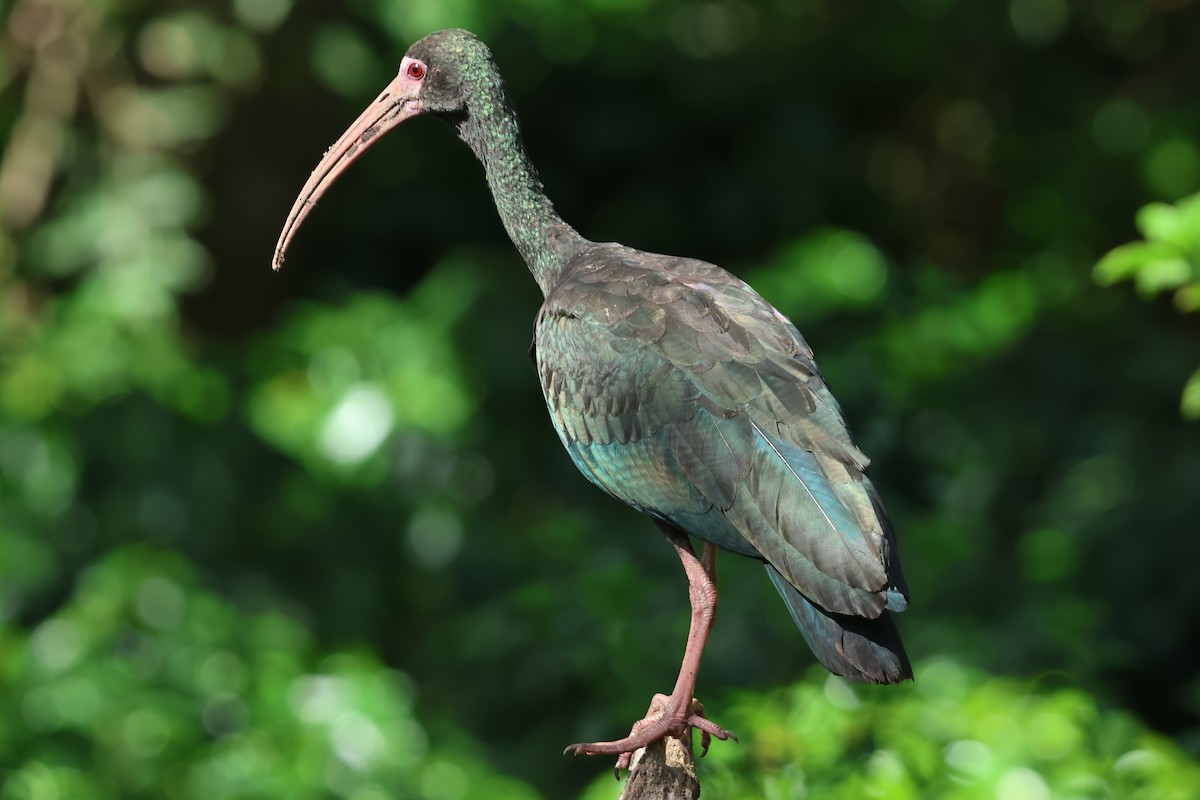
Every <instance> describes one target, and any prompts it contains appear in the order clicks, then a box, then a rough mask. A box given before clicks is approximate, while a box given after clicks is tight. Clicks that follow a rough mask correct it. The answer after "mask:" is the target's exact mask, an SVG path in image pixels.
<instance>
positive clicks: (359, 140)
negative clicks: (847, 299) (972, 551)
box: [274, 30, 912, 767]
mask: <svg viewBox="0 0 1200 800" xmlns="http://www.w3.org/2000/svg"><path fill="white" fill-rule="evenodd" d="M420 114H434V115H436V116H439V117H441V118H442V119H444V120H446V121H447V122H448V123H450V125H451V126H452V127H453V128H454V130H455V131H456V132H457V133H458V136H459V137H460V138H461V139H462V140H463V141H464V142H466V143H467V146H469V147H470V148H471V150H472V151H473V152H474V153H475V155H476V156H477V157H478V158H479V160H480V161H481V162H482V163H483V167H484V171H485V173H486V176H487V182H488V186H490V187H491V190H492V196H493V197H494V198H495V201H496V209H497V211H498V212H499V214H500V218H501V220H503V222H504V227H505V229H506V230H507V231H508V234H509V236H510V237H511V238H512V241H513V243H514V244H515V245H516V246H517V249H518V250H519V251H520V253H521V255H522V257H524V259H525V262H526V263H527V264H528V265H529V270H530V271H531V272H532V273H533V278H534V280H536V281H537V284H538V286H539V287H540V288H541V290H542V294H543V295H544V296H545V303H544V304H543V305H542V308H541V310H540V311H539V312H538V315H537V321H536V322H535V324H534V345H533V347H534V349H533V354H534V359H535V362H536V364H537V371H538V376H539V377H540V379H541V384H542V392H543V394H544V395H545V398H546V406H547V408H548V409H549V411H550V419H551V421H552V422H553V423H554V429H555V430H556V431H557V432H558V436H559V438H560V439H561V440H562V443H563V445H564V446H565V447H566V448H567V452H568V453H569V454H570V457H571V460H572V461H574V462H575V466H576V467H578V468H579V471H580V472H582V473H583V474H584V476H586V477H587V478H588V480H590V481H591V482H592V483H594V484H596V485H597V486H599V487H600V488H601V489H603V490H604V491H606V492H608V493H609V494H610V495H612V496H613V497H616V498H617V499H619V500H622V501H624V502H625V503H627V504H629V505H630V506H632V507H633V508H635V509H636V510H638V511H640V512H642V513H643V514H646V515H647V516H649V517H650V518H651V519H653V520H654V522H655V524H656V525H657V526H658V528H659V529H660V530H661V531H662V533H663V534H664V535H665V536H666V537H667V540H668V541H669V542H670V543H671V544H672V545H673V546H674V547H675V550H676V552H677V553H678V554H679V558H680V559H681V560H682V561H683V569H684V571H685V572H686V573H687V578H688V584H689V595H690V599H691V607H692V618H691V628H690V630H689V632H688V639H687V646H686V649H685V651H684V655H683V663H682V665H681V667H680V671H679V678H678V680H677V681H676V683H675V688H674V690H673V691H672V692H671V694H670V696H669V697H661V696H659V697H657V698H656V702H655V703H654V704H653V705H652V706H651V711H650V713H649V714H648V715H647V717H646V718H645V719H643V720H641V721H639V722H637V723H636V724H635V725H634V726H633V730H632V731H631V732H630V734H629V735H628V736H626V737H625V738H623V739H618V740H616V741H611V742H595V743H588V744H574V745H571V746H570V747H568V748H567V751H568V752H573V753H576V754H579V753H587V754H596V753H608V754H614V755H617V756H618V767H621V766H624V765H627V764H628V762H629V756H630V754H631V753H632V752H633V751H634V750H636V749H638V748H640V747H643V746H645V745H647V744H649V743H650V742H653V741H655V740H656V739H659V738H660V737H662V736H664V735H667V734H672V735H683V734H685V733H687V732H688V731H689V730H690V729H691V728H698V729H700V730H701V732H702V740H703V742H704V743H705V744H706V745H707V742H708V739H709V737H710V736H715V737H717V738H719V739H725V738H728V737H729V736H730V734H729V732H728V731H726V730H725V729H724V728H721V727H720V726H718V725H715V724H714V723H712V722H711V721H709V720H708V719H706V718H704V716H703V713H702V710H701V707H700V705H699V704H698V703H697V702H696V701H695V699H694V698H693V694H694V691H695V687H696V674H697V672H698V670H699V667H700V658H701V655H702V653H703V651H704V645H705V641H706V640H707V638H708V634H709V631H710V630H711V628H712V625H713V620H714V618H715V616H716V609H717V571H716V551H717V548H718V547H723V548H725V549H727V550H732V551H733V552H735V553H739V554H741V555H743V556H749V557H750V558H755V559H758V560H759V561H761V562H762V563H763V564H764V565H765V566H766V570H767V574H768V575H769V576H770V578H771V581H772V583H774V584H775V587H776V588H777V589H778V590H779V593H780V594H781V595H782V596H783V600H784V602H785V603H786V604H787V607H788V610H789V611H790V612H791V614H792V618H793V619H794V620H795V622H796V624H797V626H799V628H800V632H801V633H802V634H803V636H804V639H805V641H806V642H807V643H808V645H809V647H810V648H812V650H813V652H814V653H815V654H816V656H817V658H818V659H820V661H821V663H822V664H824V665H825V666H826V667H827V668H829V670H830V671H832V672H834V673H836V674H838V675H843V676H845V677H847V678H850V679H852V680H858V681H867V682H871V683H895V682H897V681H902V680H905V679H908V678H911V677H912V668H911V667H910V666H909V662H908V657H907V655H906V654H905V652H904V647H903V645H902V644H901V642H900V637H899V634H898V632H897V630H896V627H895V624H894V623H893V621H892V619H891V617H890V615H889V614H888V612H898V611H903V610H904V609H905V608H906V607H907V605H908V589H907V587H906V586H905V583H904V578H903V577H902V575H901V572H900V559H899V554H898V552H897V549H896V540H895V535H894V534H893V531H892V527H891V525H890V524H889V522H888V518H887V514H886V513H885V512H884V508H883V504H882V502H881V501H880V498H879V495H878V493H877V492H876V491H875V487H874V486H872V484H871V481H870V480H868V479H867V478H866V476H865V475H863V470H865V469H866V467H867V463H868V460H867V457H866V456H865V455H863V453H862V452H861V451H860V450H859V449H858V448H857V447H856V446H855V445H854V442H853V441H851V438H850V434H849V432H848V430H847V429H846V422H845V420H844V419H843V418H842V412H841V409H840V408H839V407H838V404H837V401H836V400H834V398H833V395H832V394H830V392H829V389H828V388H827V387H826V386H825V381H824V379H823V378H822V377H821V372H820V370H819V369H817V365H816V363H815V361H814V360H813V353H812V350H811V349H810V348H809V346H808V344H807V343H805V341H804V338H803V337H802V336H801V335H800V332H799V331H797V330H796V327H795V326H794V325H793V324H792V323H791V322H790V321H789V320H788V319H787V317H785V316H784V315H783V314H781V313H780V312H779V311H777V310H776V309H775V308H774V307H773V306H772V305H771V304H770V303H768V302H767V301H766V300H764V299H763V298H762V297H760V296H759V295H758V293H757V292H755V291H754V290H753V289H752V288H750V286H748V285H747V284H745V283H744V282H742V281H741V280H738V279H737V278H735V277H734V276H733V275H730V274H729V273H728V272H726V271H725V270H723V269H721V268H720V267H717V266H714V265H712V264H708V263H705V262H703V261H697V260H695V259H690V258H678V257H674V256H665V255H659V254H657V253H644V252H641V251H639V250H634V249H633V248H631V247H626V246H625V245H621V244H613V243H604V244H600V243H596V242H591V241H588V240H587V239H585V238H583V236H581V235H580V234H579V233H578V232H577V231H576V230H575V229H574V228H572V227H571V226H570V225H568V224H567V223H565V222H563V220H562V219H561V218H560V217H559V216H558V214H557V213H556V212H555V210H554V207H553V206H552V205H551V203H550V201H549V200H548V199H547V198H546V194H545V192H544V191H543V189H542V184H541V182H540V181H539V180H538V177H537V173H536V172H535V171H534V168H533V166H532V164H530V162H529V158H528V157H527V156H526V154H525V149H524V146H523V145H522V143H521V138H520V134H519V132H518V129H517V116H516V113H515V112H514V111H513V109H512V106H511V104H510V103H509V100H508V97H507V96H506V94H505V91H504V82H503V80H502V79H501V77H500V72H499V70H498V69H497V67H496V64H495V62H494V60H493V59H492V54H491V52H490V51H489V50H488V48H487V46H486V45H485V44H483V43H482V42H481V41H480V40H479V39H478V38H476V37H475V36H474V35H473V34H471V33H468V32H467V31H463V30H448V31H441V32H439V33H433V34H430V35H429V36H426V37H425V38H423V39H421V40H420V41H419V42H417V43H416V44H414V45H413V46H412V47H411V48H409V51H408V54H407V55H405V56H404V59H403V60H402V61H401V62H400V71H399V73H398V74H397V75H396V78H395V80H393V81H392V82H391V83H390V84H389V85H388V86H387V88H386V89H384V90H383V93H382V94H380V95H379V97H378V98H376V99H375V102H373V103H372V104H371V105H370V107H369V108H368V109H367V110H366V111H365V112H364V113H363V114H362V116H360V117H359V118H358V119H357V120H356V121H355V122H354V124H353V125H351V126H350V128H349V130H347V131H346V132H345V133H344V134H343V135H342V137H341V138H340V139H338V141H337V143H336V144H334V146H333V147H332V148H330V149H329V151H328V152H327V153H326V154H325V157H324V159H322V160H321V163H320V164H319V165H318V166H317V168H316V170H314V171H313V173H312V176H311V177H310V178H309V179H308V182H307V183H306V184H305V185H304V188H303V189H302V190H301V192H300V196H299V197H298V198H297V199H296V203H295V205H294V206H293V207H292V210H291V213H290V214H289V215H288V219H287V223H286V225H285V226H284V229H283V232H282V234H281V235H280V237H279V244H278V245H277V248H276V250H275V260H274V266H275V268H276V269H278V268H279V266H280V265H281V264H282V262H283V257H284V251H285V250H286V248H287V246H288V244H289V243H290V242H291V240H292V236H293V235H295V233H296V230H297V228H298V227H299V226H300V224H301V222H303V221H304V219H305V217H306V216H307V215H308V213H309V211H310V210H312V207H313V204H314V203H315V202H316V201H317V199H318V198H320V197H321V195H322V194H323V193H324V192H325V190H326V189H327V188H329V185H330V184H331V183H333V182H334V181H335V180H337V178H338V176H339V175H341V174H342V172H343V171H344V170H345V169H346V167H348V166H349V165H350V164H351V163H352V162H353V161H354V160H355V159H357V158H358V157H359V156H360V155H362V153H363V152H364V151H365V150H366V149H367V148H369V147H370V146H371V145H373V144H375V143H376V142H377V141H379V139H380V138H381V137H382V136H383V135H384V134H385V133H387V132H389V131H390V130H392V129H393V128H395V127H396V126H397V125H399V124H400V123H402V122H404V121H405V120H407V119H409V118H411V117H415V116H418V115H420ZM689 535H690V536H695V537H697V538H698V539H700V540H701V541H703V542H704V547H703V551H702V554H701V555H700V556H699V557H697V556H696V553H695V551H694V550H693V548H692V544H691V540H690V538H689Z"/></svg>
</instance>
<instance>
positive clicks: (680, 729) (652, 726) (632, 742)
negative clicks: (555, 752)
mask: <svg viewBox="0 0 1200 800" xmlns="http://www.w3.org/2000/svg"><path fill="white" fill-rule="evenodd" d="M672 700H673V698H671V697H668V696H667V695H665V694H656V695H654V699H653V700H651V701H650V708H649V710H647V711H646V716H645V717H643V718H642V719H639V720H638V721H637V722H635V723H633V728H632V729H631V730H630V731H629V735H628V736H626V737H625V738H624V739H617V740H616V741H613V742H587V743H580V744H573V745H571V746H570V747H568V748H567V749H566V750H564V751H563V755H567V754H568V753H569V754H571V755H575V756H578V755H585V756H596V755H615V756H616V757H617V763H616V766H615V767H614V769H613V771H614V772H615V773H616V775H617V778H618V779H619V778H620V777H621V770H623V769H628V768H629V763H630V761H631V759H632V758H633V755H634V753H635V752H637V751H638V750H640V749H641V748H643V747H645V746H647V745H649V744H651V743H652V742H656V741H658V740H659V739H661V738H663V737H664V736H674V737H677V738H680V739H682V738H684V737H685V736H686V737H687V739H688V740H689V742H690V740H691V732H692V728H695V729H697V730H698V731H700V755H701V756H704V755H706V754H707V753H708V746H709V744H711V743H712V740H713V738H714V737H715V738H717V739H721V740H722V741H723V740H725V739H733V740H734V741H735V742H736V741H737V740H738V739H737V737H736V736H734V735H733V734H732V733H730V732H729V731H727V730H726V729H724V728H722V727H721V726H720V725H718V724H716V723H715V722H713V721H712V720H710V719H708V718H707V717H705V716H704V706H703V705H701V704H700V701H699V700H697V699H695V698H692V699H691V701H690V702H680V703H673V702H672Z"/></svg>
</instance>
